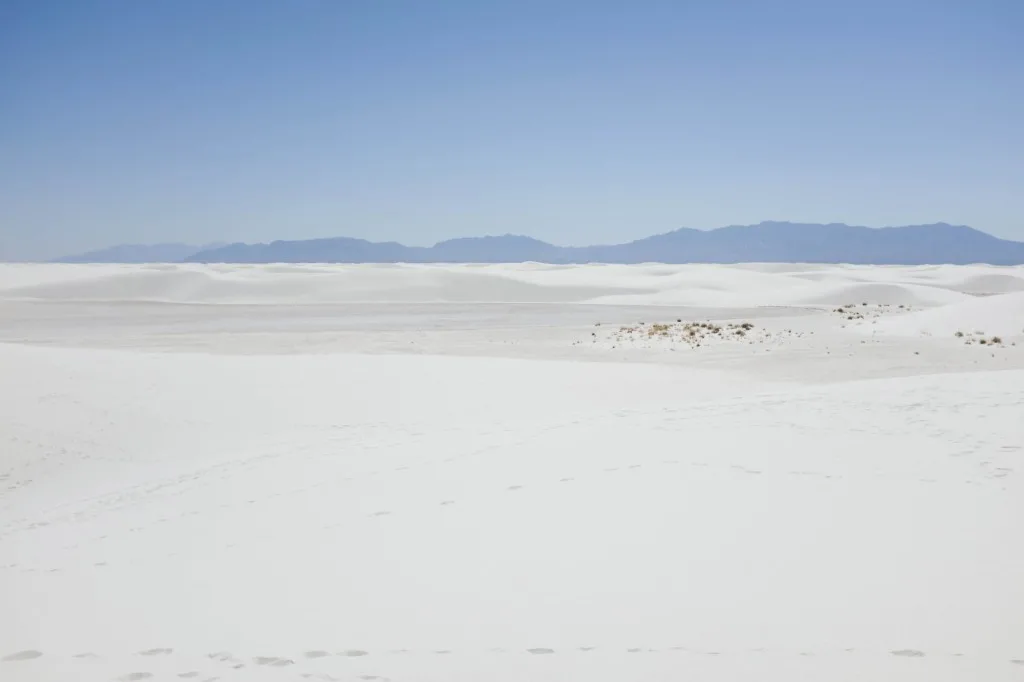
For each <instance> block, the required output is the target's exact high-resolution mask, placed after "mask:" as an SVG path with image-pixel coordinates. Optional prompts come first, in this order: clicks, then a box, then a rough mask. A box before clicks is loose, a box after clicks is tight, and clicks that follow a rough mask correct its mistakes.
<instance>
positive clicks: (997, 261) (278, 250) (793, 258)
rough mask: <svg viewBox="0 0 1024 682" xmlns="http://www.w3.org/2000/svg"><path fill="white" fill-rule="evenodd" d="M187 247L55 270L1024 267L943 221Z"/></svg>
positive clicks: (1011, 246) (1008, 248) (1017, 249)
mask: <svg viewBox="0 0 1024 682" xmlns="http://www.w3.org/2000/svg"><path fill="white" fill-rule="evenodd" d="M189 248H191V247H186V246H184V245H177V244H168V245H160V246H154V247H142V246H124V247H115V248H113V249H108V250H106V251H101V252H95V253H93V254H83V255H82V256H74V257H72V258H67V259H62V262H77V263H80V262H89V261H91V262H124V263H128V262H141V261H150V262H152V261H163V262H169V261H171V262H174V261H181V262H189V263H520V262H526V261H536V262H541V263H650V262H657V263H751V262H761V263H766V262H767V263H780V262H782V263H792V262H801V263H850V264H865V265H925V264H944V263H949V264H969V263H989V264H993V265H1019V264H1024V243H1021V242H1014V241H1008V240H1005V239H998V238H996V237H993V236H992V235H989V234H986V233H984V232H980V231H978V230H975V229H973V228H970V227H966V226H962V225H948V224H946V223H935V224H932V225H908V226H904V227H884V228H869V227H856V226H850V225H843V224H838V223H831V224H828V225H819V224H807V223H786V222H762V223H759V224H757V225H732V226H729V227H722V228H718V229H715V230H706V231H704V230H693V229H689V228H683V229H679V230H675V231H674V232H668V233H666V234H660V235H655V236H653V237H647V238H645V239H639V240H637V241H633V242H629V243H626V244H614V245H608V246H583V247H569V246H555V245H553V244H548V243H546V242H542V241H540V240H537V239H533V238H531V237H523V236H516V235H505V236H501V237H470V238H465V239H451V240H448V241H443V242H439V243H437V244H435V245H434V246H430V247H417V246H405V245H403V244H398V243H396V242H370V241H366V240H363V239H351V238H348V237H337V238H332V239H308V240H302V241H275V242H271V243H269V244H242V243H238V244H228V245H225V246H217V247H213V248H210V247H207V248H202V249H194V248H193V249H192V250H191V251H188V249H189ZM147 249H151V251H147ZM158 255H159V256H160V257H157V256H158ZM100 256H101V257H102V260H101V259H100V258H99V257H100ZM172 256H173V257H172Z"/></svg>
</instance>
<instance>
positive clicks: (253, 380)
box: [0, 264, 1024, 682]
mask: <svg viewBox="0 0 1024 682" xmlns="http://www.w3.org/2000/svg"><path fill="white" fill-rule="evenodd" d="M1019 275H1020V270H1019V269H1013V268H982V267H971V268H947V267H939V268H863V267H857V268H854V267H848V266H814V265H797V266H774V265H772V266H762V265H757V264H754V265H741V266H664V265H644V266H635V267H634V266H586V267H567V266H542V265H538V264H524V265H508V266H505V265H502V266H497V265H481V266H404V265H388V266H315V265H311V266H291V265H277V266H216V267H203V266H191V265H189V266H177V265H170V266H168V265H159V266H89V267H79V266H11V267H8V266H2V267H0V376H2V377H3V379H4V381H3V384H2V386H3V388H2V390H0V605H2V607H0V680H3V681H4V682H7V681H8V680H10V681H12V682H51V681H58V680H76V681H79V680H81V681H86V682H91V681H92V680H97V681H99V680H108V681H109V680H125V681H129V680H131V681H136V680H192V679H194V680H200V681H203V680H214V679H217V680H225V681H230V680H239V681H242V680H246V681H247V680H257V681H259V680H268V681H276V680H380V681H381V682H383V681H385V680H392V681H394V682H402V681H409V682H421V681H424V682H425V681H428V680H429V681H437V680H450V681H453V682H471V681H473V682H476V681H479V680H494V681H496V682H504V681H507V682H512V681H514V680H534V681H552V682H554V681H555V680H566V679H582V680H591V681H593V682H619V681H621V680H630V681H632V680H685V679H700V680H708V681H711V682H715V681H719V682H726V681H729V682H734V681H736V680H757V681H758V682H790V681H791V680H801V679H807V680H820V681H823V682H830V681H837V682H838V681H840V680H855V679H857V680H878V681H881V682H889V681H891V682H897V681H898V682H904V681H906V680H917V681H920V682H925V681H927V682H968V681H970V682H974V681H976V680H985V681H986V682H990V681H991V682H1004V681H1005V682H1010V681H1011V680H1019V679H1021V675H1022V674H1024V582H1022V581H1021V576H1022V575H1024V550H1022V545H1021V543H1020V541H1019V539H1018V538H1020V537H1024V487H1022V485H1024V484H1022V480H1024V479H1021V471H1022V465H1021V457H1022V456H1024V419H1021V415H1022V414H1024V323H1020V317H1021V314H1022V312H1024V307H1022V306H1024V299H1022V298H1021V296H1022V295H1024V294H1022V293H1020V292H1015V291H1014V290H1013V286H1014V285H1013V283H1012V282H1011V281H1010V280H1012V279H1014V278H1018V277H1019ZM986 278H987V279H986ZM1007 278H1009V279H1007ZM958 286H959V287H966V288H972V287H974V288H986V287H1002V288H1003V289H1004V290H1005V291H1006V292H1005V293H1001V294H997V295H991V296H975V295H972V294H977V293H993V292H980V291H964V290H961V289H958V288H957V287H958ZM908 302H910V303H908ZM847 303H856V304H857V305H856V306H855V309H853V310H846V311H845V312H843V313H838V312H836V311H835V309H834V308H835V307H836V306H837V305H845V304H847ZM864 303H867V304H868V305H862V304H864ZM197 304H201V305H197ZM899 305H904V308H902V309H901V308H899ZM908 305H909V306H910V307H909V308H908V307H907V306H908ZM677 319H678V320H681V322H679V323H676V322H675V320H677ZM707 319H714V320H720V321H722V322H721V326H722V328H723V329H724V330H725V331H727V332H728V334H722V333H718V334H716V333H714V332H713V331H710V328H711V327H713V326H714V325H710V324H709V323H705V324H707V326H706V327H701V328H700V329H701V330H702V331H701V332H700V334H701V336H700V342H699V343H695V342H693V341H692V338H690V337H688V336H686V333H685V329H686V326H685V325H684V323H685V321H686V320H707ZM726 320H733V321H734V322H733V323H732V324H733V326H728V325H726V322H725V321H726ZM739 320H743V321H748V322H747V324H749V325H750V327H749V328H747V329H744V328H743V327H738V326H736V324H737V322H736V321H739ZM661 322H672V323H673V325H674V326H672V327H671V331H666V332H665V335H662V329H663V328H662V327H659V326H655V323H661ZM1000 324H1005V325H1007V330H1006V331H1001V327H1000V326H999V325H1000ZM1011 324H1015V325H1017V327H1016V328H1017V329H1018V331H1017V332H1013V328H1010V327H1009V325H1011ZM620 325H629V328H630V329H632V330H634V331H631V332H630V333H629V336H630V338H631V340H629V341H628V342H627V341H624V340H623V333H622V332H621V331H620ZM975 326H983V328H984V330H985V331H986V333H988V334H995V333H1003V334H1004V335H1005V339H1004V343H1003V344H1001V345H1000V346H999V347H993V348H989V347H986V348H985V349H984V350H982V349H981V348H980V347H979V346H978V345H974V346H965V345H964V343H963V339H961V338H957V337H955V336H954V335H953V334H954V332H955V331H956V330H957V329H958V328H960V327H975ZM741 329H742V330H744V331H745V334H743V335H738V334H736V333H735V332H736V331H737V330H741ZM925 334H931V335H930V336H928V335H925ZM1014 339H1020V340H1022V343H1021V344H1019V345H1018V346H1013V345H1012V343H1013V341H1014Z"/></svg>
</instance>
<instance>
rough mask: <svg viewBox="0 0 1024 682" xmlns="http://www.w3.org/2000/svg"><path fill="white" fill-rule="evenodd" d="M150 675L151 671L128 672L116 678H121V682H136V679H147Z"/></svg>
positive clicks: (151, 675) (151, 674)
mask: <svg viewBox="0 0 1024 682" xmlns="http://www.w3.org/2000/svg"><path fill="white" fill-rule="evenodd" d="M151 677H153V673H128V674H127V675H125V676H123V677H119V678H117V679H119V680H121V682H138V680H148V679H150V678H151Z"/></svg>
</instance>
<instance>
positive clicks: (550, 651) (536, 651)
mask: <svg viewBox="0 0 1024 682" xmlns="http://www.w3.org/2000/svg"><path fill="white" fill-rule="evenodd" d="M526 651H527V652H529V653H531V654H533V655H534V656H543V655H545V654H553V653H555V650H554V649H545V648H540V649H527V650H526Z"/></svg>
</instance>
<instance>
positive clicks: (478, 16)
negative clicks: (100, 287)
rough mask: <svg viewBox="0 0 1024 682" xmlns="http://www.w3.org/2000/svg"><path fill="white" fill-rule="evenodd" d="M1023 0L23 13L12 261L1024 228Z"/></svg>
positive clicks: (0, 141)
mask: <svg viewBox="0 0 1024 682" xmlns="http://www.w3.org/2000/svg"><path fill="white" fill-rule="evenodd" d="M1021 36H1024V2H1020V1H1019V0H1000V1H996V0H976V1H967V0H965V1H963V2H949V1H944V0H929V1H901V0H890V1H888V2H875V1H874V0H868V1H860V2H844V1H842V0H836V1H828V2H824V1H820V0H806V1H801V2H795V1H789V0H773V1H748V2H729V1H726V0H723V1H720V2H710V1H702V2H690V1H687V0H674V1H661V0H651V1H639V0H638V1H637V2H625V1H624V0H619V1H618V2H603V1H601V0H589V1H588V2H570V1H559V0H549V1H541V0H518V1H512V0H509V1H502V2H498V1H497V0H493V1H491V0H436V1H433V2H430V1H427V0H275V1H270V0H265V1H264V0H212V1H211V0H147V1H146V2H139V1H138V0H3V1H2V2H0V258H8V259H14V258H48V257H54V256H57V255H62V254H65V253H70V252H76V251H81V250H85V249H89V248H95V247H102V246H107V245H111V244H116V243H125V242H132V243H138V242H143V243H145V242H161V241H183V242H191V243H195V242H207V241H266V240H271V239H278V238H282V239H298V238H306V237H322V236H355V237H363V238H367V239H373V240H397V241H402V242H404V243H407V244H430V243H433V242H435V241H438V240H440V239H445V238H449V237H457V236H469V235H480V234H503V233H508V232H512V233H519V234H528V235H531V236H535V237H538V238H542V239H545V240H548V241H551V242H554V243H559V244H573V245H580V244H591V243H609V242H619V241H626V240H630V239H634V238H637V237H642V236H647V235H650V234H654V233H659V232H666V231H669V230H672V229H675V228H677V227H683V226H687V227H698V228H710V227H718V226H722V225H728V224H737V223H743V224H745V223H752V222H759V221H761V220H794V221H806V222H847V223H851V224H863V225H871V226H882V225H898V224H910V223H926V222H936V221H946V222H951V223H961V224H969V225H972V226H974V227H977V228H979V229H983V230H985V231H988V232H991V233H993V234H996V235H999V236H1003V237H1009V238H1017V239H1024V39H1022V38H1021Z"/></svg>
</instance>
